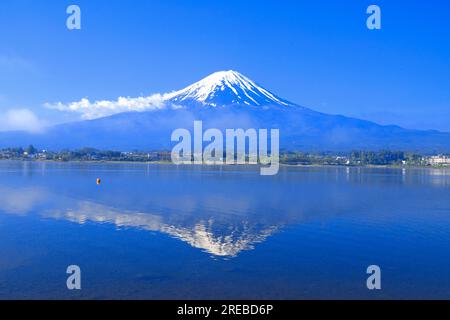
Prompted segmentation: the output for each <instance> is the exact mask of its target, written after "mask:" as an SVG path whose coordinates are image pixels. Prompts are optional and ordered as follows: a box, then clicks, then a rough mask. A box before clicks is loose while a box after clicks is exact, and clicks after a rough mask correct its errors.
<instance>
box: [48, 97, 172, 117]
mask: <svg viewBox="0 0 450 320" xmlns="http://www.w3.org/2000/svg"><path fill="white" fill-rule="evenodd" d="M166 97H167V94H159V93H158V94H153V95H150V96H147V97H138V98H130V97H119V98H118V99H117V100H99V101H94V102H91V101H90V100H89V99H87V98H83V99H81V100H80V101H75V102H70V103H63V102H57V103H45V104H44V106H45V107H46V108H49V109H53V110H58V111H63V112H74V113H78V114H80V115H81V118H82V119H85V120H92V119H97V118H101V117H106V116H110V115H113V114H116V113H122V112H131V111H138V112H142V111H152V110H159V109H163V108H165V107H166V106H167V104H166Z"/></svg>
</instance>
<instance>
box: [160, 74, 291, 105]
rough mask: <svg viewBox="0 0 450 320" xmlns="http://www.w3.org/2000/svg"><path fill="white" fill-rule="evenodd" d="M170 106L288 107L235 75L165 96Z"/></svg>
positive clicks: (212, 78)
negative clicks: (182, 104) (173, 104)
mask: <svg viewBox="0 0 450 320" xmlns="http://www.w3.org/2000/svg"><path fill="white" fill-rule="evenodd" d="M167 100H168V101H170V102H172V103H183V102H184V103H186V102H188V103H201V104H204V105H209V106H213V107H216V106H225V105H248V106H270V105H275V106H283V107H286V106H290V105H292V103H290V102H288V101H286V100H284V99H281V98H280V97H278V96H276V95H275V94H273V93H271V92H270V91H268V90H266V89H264V88H263V87H261V86H259V85H258V84H256V83H255V82H254V81H252V80H250V79H249V78H247V77H246V76H244V75H242V74H240V73H239V72H237V71H232V70H229V71H219V72H215V73H213V74H211V75H209V76H207V77H206V78H204V79H202V80H200V81H199V82H196V83H194V84H193V85H190V86H189V87H187V88H185V89H183V90H180V91H176V92H173V93H171V94H169V95H168V99H167Z"/></svg>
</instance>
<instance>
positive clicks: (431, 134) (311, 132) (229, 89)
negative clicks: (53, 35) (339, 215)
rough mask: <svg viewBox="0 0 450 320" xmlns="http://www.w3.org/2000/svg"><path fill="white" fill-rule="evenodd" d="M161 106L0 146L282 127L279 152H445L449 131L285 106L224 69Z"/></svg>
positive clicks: (145, 141)
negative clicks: (196, 129)
mask: <svg viewBox="0 0 450 320" xmlns="http://www.w3.org/2000/svg"><path fill="white" fill-rule="evenodd" d="M163 102H164V105H165V107H163V108H158V109H157V110H152V111H143V112H137V111H136V112H123V113H118V114H115V115H112V116H108V117H103V118H98V119H95V120H85V121H79V122H72V123H66V124H61V125H57V126H53V127H49V128H47V130H45V131H44V132H42V133H36V134H31V133H26V132H3V133H0V147H11V146H26V145H29V144H33V145H35V146H37V147H39V148H42V149H49V150H61V149H67V148H69V149H73V148H82V147H93V148H98V149H114V150H121V151H131V150H170V149H171V147H172V145H173V143H172V142H171V140H170V138H171V133H172V131H173V130H175V129H177V128H186V129H189V130H192V126H193V122H194V121H195V120H202V121H203V127H204V130H206V129H208V128H217V129H220V130H225V129H227V128H242V129H248V128H255V129H279V130H280V147H281V148H283V149H287V150H303V151H350V150H355V149H357V150H374V151H375V150H381V149H384V150H389V149H390V150H394V149H395V150H408V151H418V152H425V153H440V152H450V133H443V132H439V131H431V130H430V131H421V130H409V129H404V128H401V127H399V126H394V125H389V126H385V125H379V124H376V123H374V122H370V121H365V120H360V119H355V118H350V117H345V116H341V115H330V114H324V113H321V112H317V111H314V110H312V109H309V108H306V107H302V106H300V105H297V104H295V103H292V102H289V101H287V100H285V99H283V98H281V97H279V96H277V95H276V94H274V93H272V92H270V91H269V90H267V89H265V88H264V87H262V86H260V85H258V84H257V83H255V82H254V81H252V80H251V79H249V78H247V77H245V76H244V75H242V74H240V73H238V72H236V71H221V72H216V73H213V74H212V75H210V76H208V77H206V78H204V79H203V80H201V81H199V82H196V83H194V84H192V85H190V86H188V87H187V88H185V89H182V90H180V91H175V92H172V93H169V94H166V95H164V101H163Z"/></svg>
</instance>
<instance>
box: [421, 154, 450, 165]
mask: <svg viewBox="0 0 450 320" xmlns="http://www.w3.org/2000/svg"><path fill="white" fill-rule="evenodd" d="M425 161H426V163H427V164H428V165H430V166H450V156H444V155H439V156H432V157H427V158H425Z"/></svg>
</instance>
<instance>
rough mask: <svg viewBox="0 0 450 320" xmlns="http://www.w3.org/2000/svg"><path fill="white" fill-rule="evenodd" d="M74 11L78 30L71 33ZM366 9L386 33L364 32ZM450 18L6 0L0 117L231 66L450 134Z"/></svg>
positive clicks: (2, 6)
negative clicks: (70, 10)
mask: <svg viewBox="0 0 450 320" xmlns="http://www.w3.org/2000/svg"><path fill="white" fill-rule="evenodd" d="M70 4H77V5H79V6H80V8H81V11H82V29H81V30H76V31H69V30H67V28H66V19H67V16H68V15H67V14H66V8H67V6H68V5H70ZM370 4H377V5H379V6H380V7H381V10H382V30H375V31H371V30H368V29H367V28H366V19H367V15H366V8H367V7H368V6H369V5H370ZM449 21H450V3H449V2H448V1H447V0H441V1H439V0H432V1H422V0H421V1H403V0H396V1H378V0H372V1H365V0H359V1H357V0H354V1H353V0H351V1H337V0H336V1H331V0H330V1H300V0H297V1H251V0H248V1H242V0H227V1H222V0H216V1H211V0H208V1H205V0H198V1H193V0H189V1H188V0H184V1H181V0H179V1H174V0H161V1H157V0H152V1H150V0H148V1H144V0H135V1H125V0H123V1H119V0H71V1H65V0H58V1H54V0H39V1H35V0H29V1H25V0H2V1H1V2H0V119H1V117H3V118H5V117H6V116H5V114H9V116H10V117H11V114H10V112H11V110H22V111H23V110H24V109H25V110H28V111H30V113H32V115H30V114H23V117H24V118H25V119H27V117H31V118H30V119H31V120H33V121H40V122H44V123H54V122H61V121H69V120H74V119H76V117H78V115H74V114H69V113H62V112H59V111H55V110H49V109H47V108H45V107H44V106H43V105H44V104H45V103H47V102H50V103H53V102H58V101H62V102H71V101H78V100H80V99H82V98H85V97H88V98H89V99H91V100H101V99H117V97H119V96H130V97H136V96H141V95H150V94H153V93H164V92H169V91H172V90H175V89H181V88H183V87H185V86H187V85H189V84H191V83H193V82H195V81H197V80H200V79H201V78H203V77H205V76H207V75H208V74H210V73H213V72H215V71H219V70H229V69H233V70H237V71H239V72H241V73H243V74H244V75H246V76H248V77H250V78H251V79H253V80H255V81H256V82H258V83H260V84H261V85H263V86H265V87H266V88H267V89H269V90H271V91H273V92H275V93H277V94H278V95H280V96H282V97H284V98H286V99H288V100H291V101H293V102H296V103H298V104H301V105H304V106H307V107H310V108H312V109H315V110H318V111H322V112H327V113H333V114H344V115H348V116H354V117H359V118H364V119H369V120H374V121H376V122H379V123H384V124H391V123H395V124H399V125H402V126H404V127H407V128H421V129H440V130H446V131H450V23H449ZM14 117H15V118H17V117H21V114H20V113H19V114H18V115H17V114H14V116H13V117H12V118H14ZM0 125H2V122H1V121H0Z"/></svg>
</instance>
